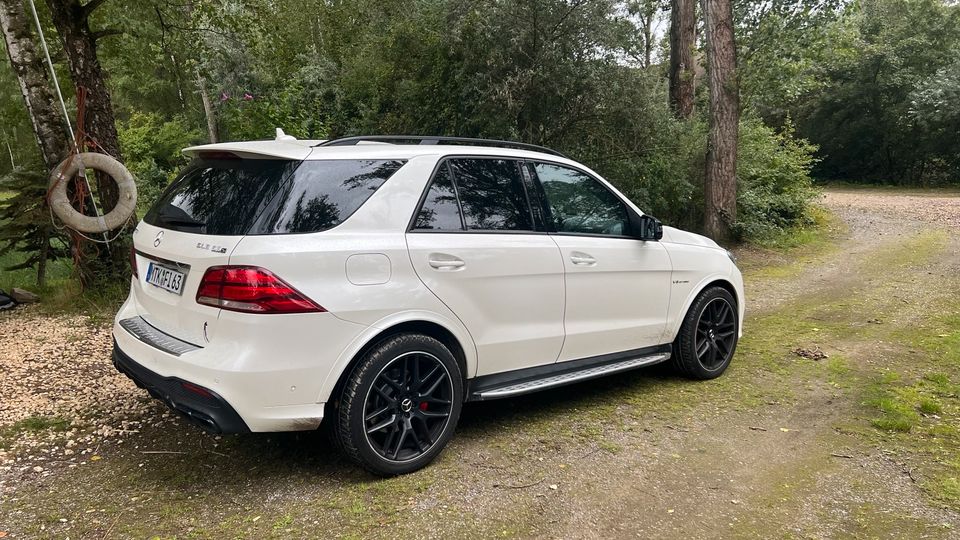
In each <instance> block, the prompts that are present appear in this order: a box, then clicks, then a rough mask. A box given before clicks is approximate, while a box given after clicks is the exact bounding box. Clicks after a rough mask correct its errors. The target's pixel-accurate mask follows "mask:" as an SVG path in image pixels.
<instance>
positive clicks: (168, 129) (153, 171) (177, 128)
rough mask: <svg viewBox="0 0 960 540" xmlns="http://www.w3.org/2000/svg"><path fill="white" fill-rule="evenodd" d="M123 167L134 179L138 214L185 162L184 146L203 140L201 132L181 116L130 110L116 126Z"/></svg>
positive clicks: (149, 203) (154, 198)
mask: <svg viewBox="0 0 960 540" xmlns="http://www.w3.org/2000/svg"><path fill="white" fill-rule="evenodd" d="M118 127H119V130H118V131H119V138H120V147H121V148H122V150H123V155H124V159H125V161H126V166H127V168H128V169H130V172H131V173H133V176H134V177H135V178H136V179H137V192H138V200H137V212H138V214H140V215H142V214H143V213H144V212H145V211H146V209H147V208H149V207H150V205H151V204H153V201H155V200H156V199H157V197H159V196H160V193H161V192H162V191H163V189H164V188H165V187H166V186H167V184H169V183H170V181H171V180H173V178H174V177H175V176H176V174H177V172H178V170H179V169H180V168H181V167H183V165H185V164H186V163H187V158H186V157H185V156H184V155H183V154H182V153H181V150H183V149H184V148H185V147H188V146H192V145H194V144H197V143H199V142H201V141H202V140H203V134H202V133H201V132H200V131H199V130H198V129H196V128H195V127H193V128H192V127H190V124H189V123H188V122H187V121H186V120H185V119H184V118H182V117H179V116H175V117H173V118H171V119H170V120H164V119H163V117H161V116H160V115H159V114H156V113H134V114H133V115H132V116H131V117H130V119H129V120H127V121H126V122H122V123H121V124H120V125H119V126H118Z"/></svg>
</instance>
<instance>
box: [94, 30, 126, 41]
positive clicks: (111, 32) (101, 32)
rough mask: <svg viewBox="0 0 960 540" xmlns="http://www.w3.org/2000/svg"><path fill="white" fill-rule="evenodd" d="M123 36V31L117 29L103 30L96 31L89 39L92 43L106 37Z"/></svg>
mask: <svg viewBox="0 0 960 540" xmlns="http://www.w3.org/2000/svg"><path fill="white" fill-rule="evenodd" d="M121 34H123V30H120V29H119V28H104V29H103V30H98V31H96V32H91V33H90V39H92V40H93V41H99V40H100V38H105V37H108V36H119V35H121Z"/></svg>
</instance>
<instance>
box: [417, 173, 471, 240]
mask: <svg viewBox="0 0 960 540" xmlns="http://www.w3.org/2000/svg"><path fill="white" fill-rule="evenodd" d="M413 228H414V229H418V230H421V231H460V230H463V220H462V219H461V218H460V204H459V203H458V202H457V192H456V190H455V189H454V188H453V182H452V181H451V179H450V169H449V168H448V167H447V165H446V164H444V165H443V166H441V167H440V169H439V170H438V171H437V175H436V176H435V177H434V179H433V182H431V183H430V190H429V191H428V192H427V198H426V199H424V201H423V207H422V208H421V209H420V213H418V214H417V221H416V222H414V224H413Z"/></svg>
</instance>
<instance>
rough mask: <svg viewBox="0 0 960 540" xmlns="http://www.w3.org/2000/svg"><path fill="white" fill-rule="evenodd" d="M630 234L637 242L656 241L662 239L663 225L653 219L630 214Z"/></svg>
mask: <svg viewBox="0 0 960 540" xmlns="http://www.w3.org/2000/svg"><path fill="white" fill-rule="evenodd" d="M630 232H631V233H632V234H631V236H633V237H634V238H636V239H638V240H651V241H657V240H660V239H661V238H663V223H660V220H659V219H657V218H655V217H653V216H648V215H646V214H644V215H642V216H641V215H638V214H634V213H633V212H631V213H630Z"/></svg>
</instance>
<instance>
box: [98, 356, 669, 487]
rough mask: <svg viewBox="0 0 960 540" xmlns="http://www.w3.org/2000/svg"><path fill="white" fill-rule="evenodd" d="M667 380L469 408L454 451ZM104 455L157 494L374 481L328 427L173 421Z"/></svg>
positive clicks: (626, 381)
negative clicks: (222, 427)
mask: <svg viewBox="0 0 960 540" xmlns="http://www.w3.org/2000/svg"><path fill="white" fill-rule="evenodd" d="M671 381H672V382H676V381H679V379H678V378H676V377H675V376H672V375H670V374H669V371H668V370H665V369H664V368H662V367H659V366H655V367H651V368H645V369H642V370H636V371H632V372H628V373H624V374H620V375H618V376H616V377H605V378H601V379H596V380H593V381H587V382H583V383H578V384H574V385H570V386H565V387H562V388H556V389H552V390H547V391H542V392H537V393H535V394H530V395H526V396H520V397H516V398H510V399H501V400H495V401H487V402H471V403H467V404H466V405H465V406H464V409H463V413H462V414H461V418H460V423H459V426H458V428H457V432H456V434H455V435H454V440H453V444H454V445H455V446H456V447H457V448H470V447H474V446H476V447H479V448H484V447H485V445H486V444H487V441H485V439H487V438H490V437H493V436H503V434H504V430H508V432H510V431H512V432H516V433H517V435H519V434H521V433H522V432H523V431H524V429H525V426H526V425H527V424H528V423H529V422H532V421H546V422H550V421H552V420H555V419H557V418H558V417H567V416H569V415H571V414H579V413H578V411H583V410H584V409H587V408H591V407H596V406H597V405H598V404H606V405H611V404H614V405H615V404H616V403H617V401H618V400H620V399H622V398H623V396H624V393H625V392H629V393H636V392H641V393H642V392H647V391H652V390H653V389H654V388H655V386H656V385H659V384H662V383H665V382H671ZM155 410H156V411H157V414H158V415H159V414H162V413H163V411H164V409H162V406H161V405H160V404H157V406H156V408H155ZM106 453H107V454H113V460H115V462H116V461H121V462H126V472H125V473H124V474H125V475H126V476H125V477H129V476H132V477H134V478H138V479H139V480H140V481H142V482H146V483H151V484H153V486H154V488H155V489H156V490H158V491H174V490H188V491H200V492H202V491H207V490H221V489H231V488H241V489H242V488H243V487H244V486H251V487H252V486H253V485H266V486H270V485H273V484H274V483H277V484H280V483H289V482H304V483H309V484H314V485H330V484H334V485H336V484H357V483H368V482H370V481H372V480H375V479H376V477H375V476H373V475H372V474H370V473H368V472H366V471H364V470H363V469H362V468H360V467H359V466H357V465H355V464H353V463H352V462H351V461H349V460H348V459H346V458H345V457H344V456H342V455H341V454H340V453H339V452H338V451H337V449H336V448H335V447H334V445H333V443H332V441H331V440H330V438H329V434H328V432H327V429H326V427H325V426H321V428H320V429H318V430H316V431H310V432H293V433H251V434H244V435H228V436H222V437H219V438H217V437H214V436H212V435H209V434H207V433H204V432H202V431H201V430H200V429H199V428H197V427H194V426H192V425H190V424H188V423H187V422H186V421H184V420H181V419H179V418H170V419H168V420H166V421H163V422H161V423H159V425H156V426H152V427H150V428H147V429H144V430H142V431H141V433H140V434H138V435H137V436H136V437H133V438H131V439H128V440H127V441H125V442H124V443H123V444H120V445H118V447H117V448H116V450H115V451H114V452H110V451H109V450H108V451H107V452H106ZM415 474H419V473H415ZM135 483H136V482H135ZM331 487H335V486H331Z"/></svg>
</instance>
